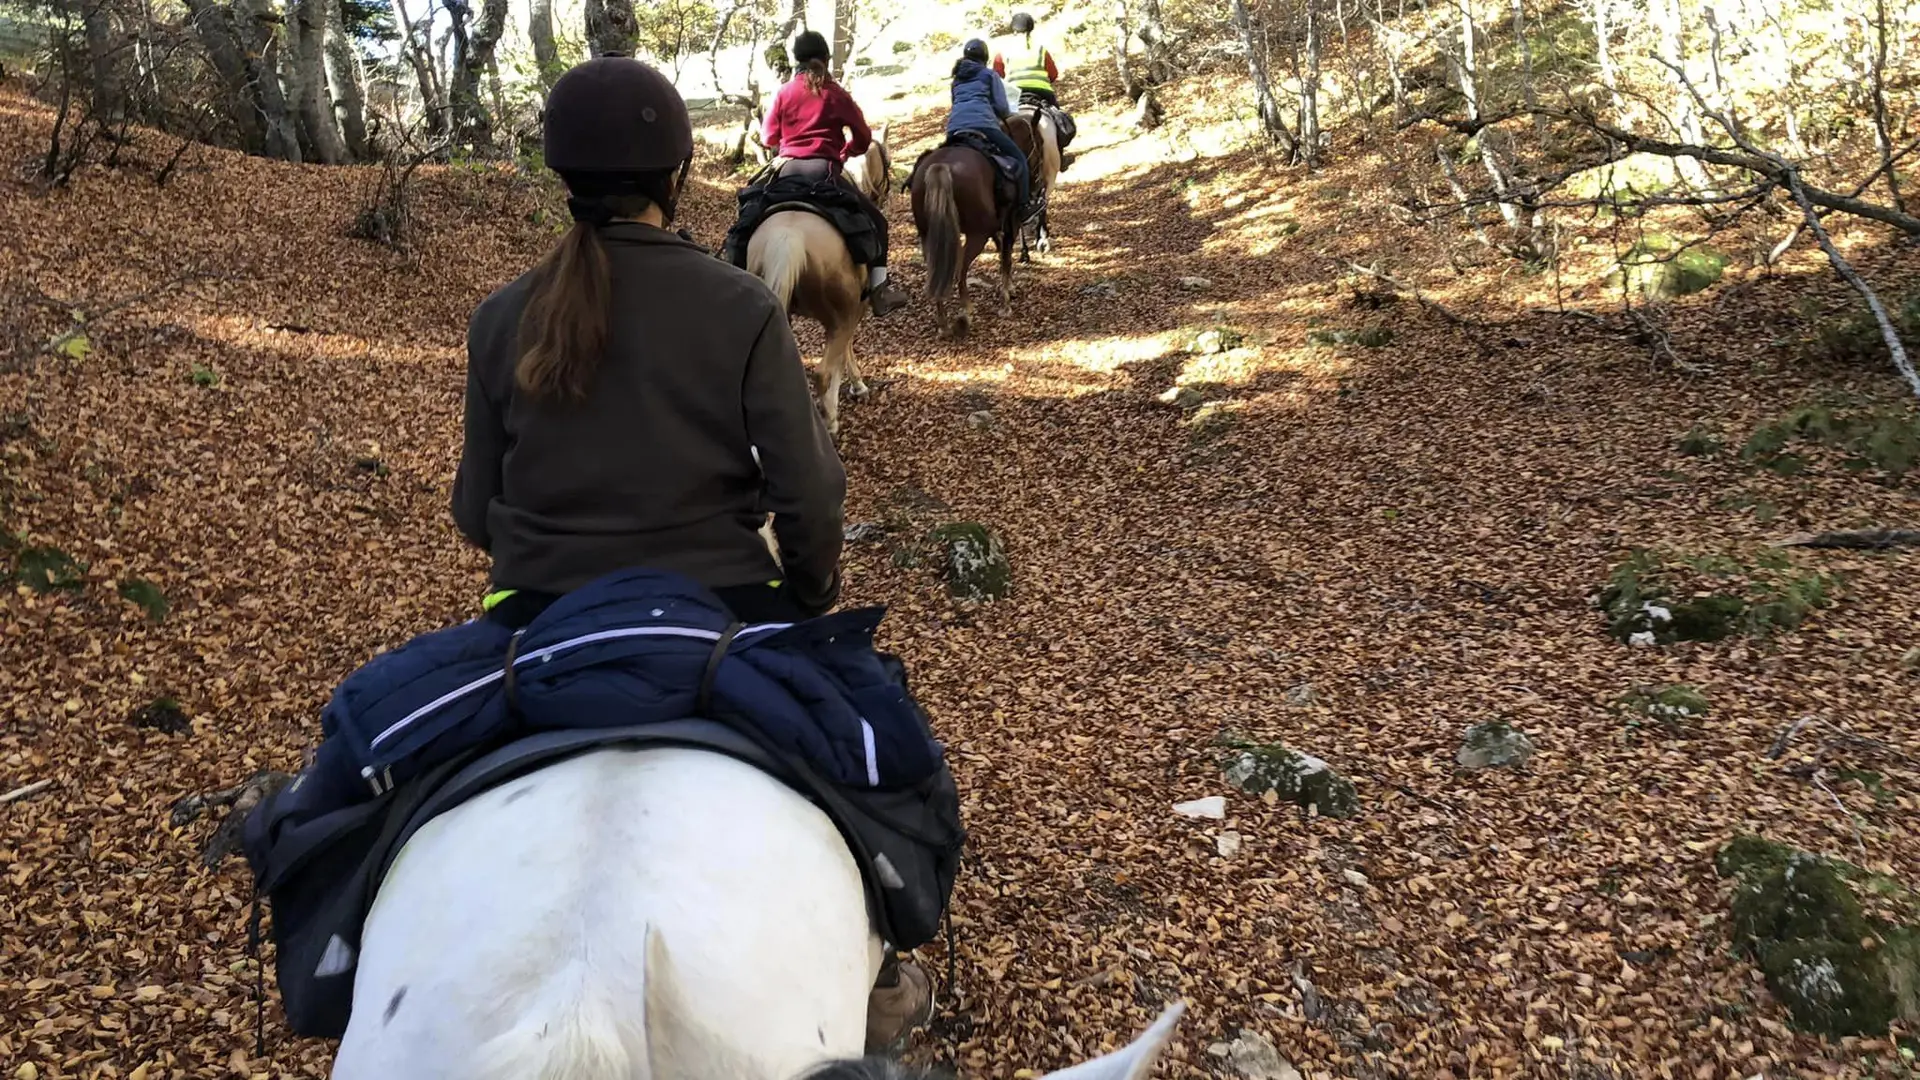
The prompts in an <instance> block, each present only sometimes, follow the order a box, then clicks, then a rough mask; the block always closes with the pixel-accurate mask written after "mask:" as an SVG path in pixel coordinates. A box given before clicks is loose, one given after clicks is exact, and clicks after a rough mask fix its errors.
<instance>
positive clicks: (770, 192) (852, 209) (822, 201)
mask: <svg viewBox="0 0 1920 1080" xmlns="http://www.w3.org/2000/svg"><path fill="white" fill-rule="evenodd" d="M765 175H767V174H766V173H764V172H763V173H762V174H761V176H756V177H754V180H753V182H751V183H749V184H748V185H747V186H746V187H744V188H741V189H740V197H739V202H740V213H739V216H738V217H737V218H736V219H735V220H734V223H733V227H732V228H731V229H728V230H727V238H726V241H725V242H724V243H722V244H721V247H720V253H721V257H722V258H725V259H726V260H727V261H728V262H730V263H732V264H733V265H735V266H738V267H740V268H741V269H743V270H744V269H746V266H747V243H748V241H750V240H752V239H753V234H754V231H755V230H756V229H758V228H759V227H760V223H761V222H762V221H765V220H766V219H767V218H768V217H769V216H771V215H772V214H773V213H774V212H775V211H779V210H806V211H810V212H812V213H815V214H818V215H820V216H821V217H823V218H825V219H826V220H827V221H828V222H830V223H832V225H833V227H834V228H836V229H838V230H839V231H840V235H841V237H842V238H843V239H845V240H846V242H847V254H848V255H850V256H852V258H853V261H854V262H855V263H857V264H859V265H861V266H871V265H873V263H874V262H875V260H877V259H878V258H879V257H880V250H881V244H882V243H883V242H884V241H883V239H882V238H881V237H879V236H878V235H876V234H875V232H874V228H873V219H872V218H869V217H868V216H867V211H866V209H865V208H864V207H862V206H861V205H860V200H859V199H858V198H857V197H856V196H855V195H854V194H853V193H852V192H850V191H848V190H847V189H846V188H843V187H841V186H840V185H839V184H838V183H836V182H835V181H833V180H825V179H822V180H812V179H808V178H806V177H800V176H780V177H774V178H772V179H767V180H762V179H761V177H762V176H765Z"/></svg>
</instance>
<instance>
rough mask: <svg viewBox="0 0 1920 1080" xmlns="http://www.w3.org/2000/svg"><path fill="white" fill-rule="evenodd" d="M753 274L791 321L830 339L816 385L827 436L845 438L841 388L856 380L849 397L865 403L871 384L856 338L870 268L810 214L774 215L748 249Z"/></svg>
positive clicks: (835, 232)
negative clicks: (798, 318) (857, 357)
mask: <svg viewBox="0 0 1920 1080" xmlns="http://www.w3.org/2000/svg"><path fill="white" fill-rule="evenodd" d="M747 271H748V272H749V273H751V274H753V275H754V276H755V277H758V278H759V279H760V280H761V281H764V282H766V283H767V288H769V289H772V290H773V295H774V296H775V297H777V298H779V300H780V306H781V307H782V308H784V309H786V312H787V315H788V316H789V317H792V316H794V315H802V316H805V317H807V318H809V319H813V320H815V321H816V322H818V323H819V324H820V327H821V329H823V330H825V331H826V333H827V352H826V356H825V357H824V358H822V359H821V361H820V371H819V377H818V378H817V380H816V385H817V386H818V387H819V389H820V408H821V410H822V411H824V412H825V413H826V416H827V430H828V431H829V432H832V433H833V434H835V435H838V434H839V433H840V386H841V383H842V382H843V381H846V380H851V382H850V383H849V385H848V386H847V392H848V393H849V394H850V395H852V396H853V397H856V398H860V397H865V396H866V394H867V381H866V380H865V379H863V378H861V377H860V368H859V365H857V364H855V363H854V360H853V332H854V331H855V330H856V329H858V328H859V326H860V320H861V319H862V318H864V317H865V316H866V313H867V302H866V301H865V300H863V299H861V298H860V290H861V287H862V286H864V285H865V284H866V280H867V268H866V267H864V266H861V265H859V264H857V263H855V262H854V261H853V256H852V255H850V254H848V253H847V242H846V240H845V239H844V238H842V237H841V235H840V230H839V229H836V228H834V226H833V223H832V222H830V221H828V220H827V219H826V218H823V217H821V216H820V215H819V214H816V213H813V212H812V211H810V210H804V209H794V210H779V211H776V212H775V213H772V214H768V215H767V217H766V218H765V220H763V221H761V222H760V227H759V228H757V229H755V230H754V232H753V239H752V240H750V241H748V243H747Z"/></svg>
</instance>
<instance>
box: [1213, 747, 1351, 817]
mask: <svg viewBox="0 0 1920 1080" xmlns="http://www.w3.org/2000/svg"><path fill="white" fill-rule="evenodd" d="M1226 770H1227V782H1228V783H1230V784H1232V785H1233V786H1235V787H1237V788H1239V789H1240V790H1242V791H1245V792H1248V793H1250V794H1253V795H1265V794H1266V793H1267V792H1269V791H1271V792H1273V793H1274V795H1275V796H1277V797H1278V798H1280V799H1283V800H1285V801H1287V802H1290V803H1294V804H1295V805H1297V806H1299V807H1300V808H1302V809H1304V810H1310V811H1313V812H1316V813H1318V814H1319V815H1320V816H1322V817H1331V818H1350V817H1352V816H1353V815H1354V814H1356V813H1358V812H1359V809H1360V799H1359V796H1358V795H1357V794H1356V793H1355V792H1354V790H1353V784H1352V782H1351V781H1349V780H1348V779H1347V778H1346V777H1344V776H1341V775H1340V774H1339V773H1337V772H1334V771H1333V767H1332V766H1330V765H1328V764H1327V763H1326V762H1324V761H1322V760H1320V759H1319V758H1317V757H1314V756H1313V755H1312V754H1302V753H1300V752H1299V751H1297V750H1290V749H1288V748H1287V747H1285V746H1282V745H1281V744H1279V743H1267V744H1264V745H1254V746H1246V747H1244V748H1242V749H1241V750H1240V751H1239V752H1238V753H1236V754H1233V755H1231V756H1230V757H1228V759H1227V762H1226Z"/></svg>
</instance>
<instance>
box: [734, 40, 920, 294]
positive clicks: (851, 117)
mask: <svg viewBox="0 0 1920 1080" xmlns="http://www.w3.org/2000/svg"><path fill="white" fill-rule="evenodd" d="M829 55H830V52H829V50H828V47H827V39H826V38H825V37H824V36H822V35H821V34H819V33H818V32H816V31H813V30H808V31H806V32H805V33H803V34H801V35H800V36H799V37H796V38H794V39H793V60H794V63H796V64H798V65H799V67H798V68H797V69H796V70H795V71H794V74H793V78H791V79H789V80H788V81H787V83H786V84H785V85H784V86H782V87H780V90H779V92H778V93H776V94H775V95H774V96H773V107H772V108H770V109H768V110H767V119H766V124H765V125H764V128H763V130H762V132H761V141H762V142H763V143H765V144H766V146H767V147H768V148H769V149H771V150H772V151H773V152H774V154H775V155H777V156H778V157H782V158H786V159H788V160H787V161H786V163H785V164H783V165H782V166H781V169H780V174H781V175H782V176H795V175H798V176H805V177H808V178H809V179H814V180H825V179H833V180H835V181H836V182H837V183H838V184H839V186H840V187H842V188H844V189H846V190H847V191H848V192H849V193H851V194H852V195H853V197H854V198H856V199H858V200H859V201H860V207H861V209H863V210H865V211H866V213H867V217H869V218H871V219H872V220H873V229H874V233H875V234H876V235H877V236H878V237H879V241H880V251H879V254H878V257H877V258H876V260H875V262H874V264H873V265H872V266H870V267H868V270H867V272H868V280H867V288H868V289H869V290H870V292H871V294H872V305H873V313H874V314H875V315H885V314H887V313H888V312H890V311H892V310H893V309H895V308H897V307H899V306H900V305H901V304H904V303H906V301H907V294H906V293H905V292H903V291H902V290H901V288H900V286H899V285H897V284H895V283H894V282H892V281H889V280H887V215H886V214H885V213H883V212H881V210H880V208H879V207H878V206H876V205H874V202H873V200H872V199H869V198H867V196H866V193H865V192H863V191H861V190H860V189H859V187H858V186H856V185H855V184H854V183H853V182H852V181H851V180H850V179H848V178H847V176H846V173H845V166H846V163H847V159H848V158H850V157H855V156H857V155H859V154H864V153H866V151H867V147H868V146H869V145H871V143H872V141H873V134H872V132H870V131H869V130H868V129H867V119H866V117H865V115H863V114H862V113H861V111H860V106H859V105H858V104H856V103H855V102H854V100H853V95H851V94H849V93H847V91H846V89H845V88H843V87H842V86H841V85H840V84H839V83H838V82H835V81H834V78H833V76H832V75H831V74H829V73H828V71H827V58H828V56H829ZM848 132H851V133H852V138H851V139H849V138H848V137H847V133H848Z"/></svg>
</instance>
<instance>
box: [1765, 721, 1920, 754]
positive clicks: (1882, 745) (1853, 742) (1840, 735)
mask: <svg viewBox="0 0 1920 1080" xmlns="http://www.w3.org/2000/svg"><path fill="white" fill-rule="evenodd" d="M1809 724H1818V725H1820V726H1821V727H1823V728H1826V729H1827V730H1828V731H1831V732H1833V741H1835V742H1837V743H1841V744H1843V745H1847V746H1853V747H1864V748H1867V749H1870V750H1875V751H1878V752H1879V753H1882V754H1886V755H1887V756H1889V757H1892V758H1894V759H1896V760H1898V761H1903V762H1907V763H1910V764H1920V759H1917V758H1915V757H1914V756H1913V755H1912V754H1909V753H1907V752H1906V751H1905V750H1902V749H1900V748H1899V747H1897V746H1895V745H1893V744H1892V743H1890V742H1887V741H1886V740H1884V739H1876V738H1873V737H1871V736H1868V735H1856V734H1854V733H1853V732H1851V731H1848V730H1847V729H1846V728H1843V727H1841V726H1840V725H1838V724H1836V723H1833V722H1832V721H1830V720H1821V719H1819V718H1818V717H1813V716H1803V717H1801V718H1800V719H1798V720H1795V721H1794V722H1793V723H1792V724H1791V725H1789V726H1788V727H1787V729H1786V730H1785V731H1782V732H1781V733H1780V737H1779V738H1777V739H1775V740H1773V746H1772V747H1770V748H1769V749H1768V750H1767V755H1766V756H1767V758H1768V759H1769V760H1777V759H1778V758H1779V757H1780V756H1781V755H1782V754H1785V753H1786V752H1787V744H1788V743H1789V742H1792V741H1793V737H1794V736H1795V735H1798V734H1799V733H1800V729H1801V728H1804V727H1806V726H1807V725H1809ZM1822 745H1823V746H1824V745H1825V744H1824V743H1823V744H1822Z"/></svg>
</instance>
